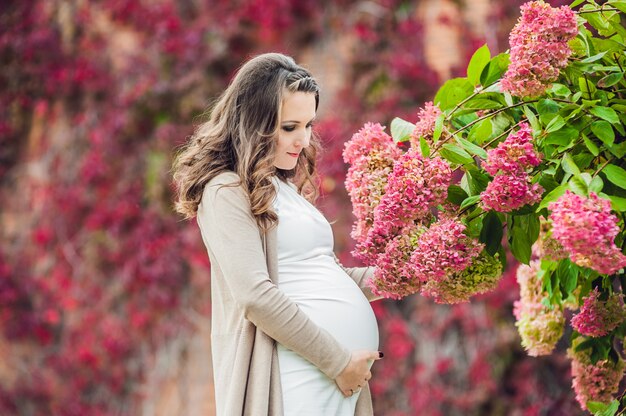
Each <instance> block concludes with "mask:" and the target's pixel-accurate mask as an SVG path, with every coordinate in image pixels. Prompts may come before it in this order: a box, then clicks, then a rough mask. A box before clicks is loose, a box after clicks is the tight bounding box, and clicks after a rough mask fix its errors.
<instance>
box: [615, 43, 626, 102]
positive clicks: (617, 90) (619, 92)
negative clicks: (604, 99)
mask: <svg viewBox="0 0 626 416" xmlns="http://www.w3.org/2000/svg"><path fill="white" fill-rule="evenodd" d="M613 58H615V63H616V64H617V66H618V67H619V69H620V71H622V72H624V68H622V64H620V63H619V58H620V57H619V55H618V54H617V53H614V54H613ZM616 86H617V85H616ZM615 91H616V92H617V96H618V97H619V98H620V100H621V99H622V92H621V90H619V89H615Z"/></svg>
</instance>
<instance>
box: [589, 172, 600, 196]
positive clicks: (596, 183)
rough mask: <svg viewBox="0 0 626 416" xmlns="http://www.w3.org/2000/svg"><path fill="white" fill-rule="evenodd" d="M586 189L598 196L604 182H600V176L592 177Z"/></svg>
mask: <svg viewBox="0 0 626 416" xmlns="http://www.w3.org/2000/svg"><path fill="white" fill-rule="evenodd" d="M588 187H589V192H595V193H596V194H599V193H600V191H602V188H603V187H604V182H603V181H602V178H601V177H600V176H594V177H593V179H592V180H591V182H590V183H589V185H588Z"/></svg>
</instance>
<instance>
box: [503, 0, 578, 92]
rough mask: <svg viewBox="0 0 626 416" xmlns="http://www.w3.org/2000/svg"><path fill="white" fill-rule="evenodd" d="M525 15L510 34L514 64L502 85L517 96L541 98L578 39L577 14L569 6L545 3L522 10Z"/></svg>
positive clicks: (537, 2)
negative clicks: (570, 45) (572, 40)
mask: <svg viewBox="0 0 626 416" xmlns="http://www.w3.org/2000/svg"><path fill="white" fill-rule="evenodd" d="M521 11H522V16H521V17H520V19H519V21H518V22H517V24H516V25H515V27H514V28H513V30H512V31H511V35H510V37H509V43H510V45H511V52H510V56H511V63H510V65H509V68H508V70H507V72H506V74H505V75H504V77H503V78H502V81H501V83H500V85H501V88H502V90H503V91H508V92H510V93H511V94H512V95H515V96H517V97H536V96H540V95H542V94H543V93H544V92H545V91H546V89H548V88H549V86H550V84H551V83H552V82H553V81H555V80H556V79H557V78H558V76H559V72H560V70H561V68H564V67H566V66H567V62H568V58H569V56H570V55H571V53H572V51H571V49H570V48H569V46H568V44H567V43H568V41H569V40H571V39H573V38H574V37H576V34H577V33H578V27H577V23H576V15H575V14H574V12H573V11H572V10H571V9H570V8H569V7H567V6H562V7H560V8H553V7H551V6H550V5H549V4H547V3H545V2H543V1H532V2H528V3H526V4H524V5H522V7H521Z"/></svg>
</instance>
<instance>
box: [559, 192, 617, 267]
mask: <svg viewBox="0 0 626 416" xmlns="http://www.w3.org/2000/svg"><path fill="white" fill-rule="evenodd" d="M548 208H549V209H550V211H551V213H550V215H549V219H550V221H552V236H553V237H554V238H555V239H556V240H557V241H558V242H559V243H561V245H562V246H563V247H564V248H565V250H567V252H568V253H569V257H570V260H572V261H573V262H574V263H576V264H578V265H579V266H583V267H588V268H591V269H594V270H596V271H598V272H599V273H606V274H613V273H615V272H617V271H618V270H620V269H621V268H623V267H626V256H624V254H622V252H621V250H620V249H619V248H618V247H617V246H616V245H615V242H614V240H615V237H616V236H617V234H618V232H619V227H618V225H617V222H618V219H617V217H616V216H614V215H612V214H611V202H610V201H609V200H606V199H602V198H600V197H598V195H596V194H595V193H593V192H590V193H589V198H585V197H583V196H580V195H576V194H574V193H573V192H570V191H569V190H567V191H565V194H563V195H562V196H561V197H560V198H559V199H558V200H556V201H554V202H552V203H550V205H549V207H548Z"/></svg>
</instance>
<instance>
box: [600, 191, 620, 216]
mask: <svg viewBox="0 0 626 416" xmlns="http://www.w3.org/2000/svg"><path fill="white" fill-rule="evenodd" d="M600 196H602V197H603V198H608V199H610V200H611V208H613V209H614V210H615V211H617V212H624V211H626V198H622V197H620V196H615V195H606V194H600Z"/></svg>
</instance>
